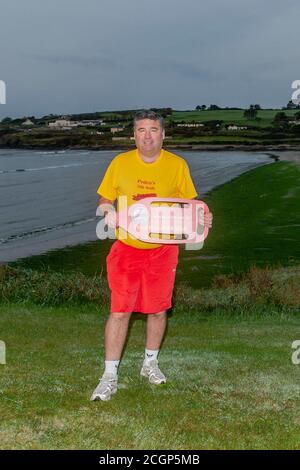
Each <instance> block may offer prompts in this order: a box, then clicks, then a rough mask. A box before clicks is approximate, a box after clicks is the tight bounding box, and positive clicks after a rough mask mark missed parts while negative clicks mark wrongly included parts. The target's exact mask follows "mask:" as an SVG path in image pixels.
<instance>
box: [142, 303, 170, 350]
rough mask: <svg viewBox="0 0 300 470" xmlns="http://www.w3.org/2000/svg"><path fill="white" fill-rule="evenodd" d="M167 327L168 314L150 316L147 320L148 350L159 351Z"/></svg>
mask: <svg viewBox="0 0 300 470" xmlns="http://www.w3.org/2000/svg"><path fill="white" fill-rule="evenodd" d="M166 326H167V312H166V311H165V310H164V311H163V312H158V313H153V314H149V315H148V318H147V339H146V348H147V349H154V350H156V349H159V348H160V345H161V342H162V340H163V337H164V334H165V331H166Z"/></svg>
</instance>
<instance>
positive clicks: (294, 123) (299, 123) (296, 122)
mask: <svg viewBox="0 0 300 470" xmlns="http://www.w3.org/2000/svg"><path fill="white" fill-rule="evenodd" d="M289 124H293V125H294V126H299V125H300V121H299V120H298V121H297V120H295V121H289Z"/></svg>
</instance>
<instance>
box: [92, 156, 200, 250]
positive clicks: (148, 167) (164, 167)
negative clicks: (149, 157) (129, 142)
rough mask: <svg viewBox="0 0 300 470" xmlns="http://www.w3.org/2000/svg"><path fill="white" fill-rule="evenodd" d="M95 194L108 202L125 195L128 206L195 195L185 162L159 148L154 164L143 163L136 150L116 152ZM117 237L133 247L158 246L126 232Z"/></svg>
mask: <svg viewBox="0 0 300 470" xmlns="http://www.w3.org/2000/svg"><path fill="white" fill-rule="evenodd" d="M97 193H98V194H99V195H100V196H102V197H104V198H106V199H109V200H111V201H115V200H116V199H118V197H119V196H127V205H128V206H130V205H132V204H134V203H136V202H138V201H139V200H140V199H143V198H146V197H169V198H184V199H193V198H194V197H196V196H197V192H196V190H195V187H194V184H193V181H192V179H191V176H190V171H189V167H188V165H187V163H186V161H185V160H184V159H183V158H181V157H179V156H177V155H174V154H173V153H171V152H167V151H166V150H164V149H162V150H161V152H160V155H159V157H158V158H157V159H156V160H155V162H153V163H146V162H144V161H143V160H142V159H141V157H140V156H139V153H138V150H137V149H135V150H131V151H129V152H125V153H121V154H119V155H117V156H116V157H115V158H114V159H113V160H112V161H111V163H110V165H109V166H108V168H107V170H106V173H105V175H104V177H103V180H102V182H101V184H100V186H99V188H98V190H97ZM118 232H119V231H118V230H117V234H116V235H117V238H120V239H121V240H122V242H123V243H126V244H127V245H130V246H133V247H135V248H144V249H150V248H157V247H159V246H161V245H160V244H157V243H146V242H142V241H140V240H138V239H136V238H135V237H133V236H132V235H131V234H129V233H126V232H125V233H126V235H127V236H126V239H125V238H124V234H122V238H121V237H120V236H119V233H118Z"/></svg>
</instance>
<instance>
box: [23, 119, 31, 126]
mask: <svg viewBox="0 0 300 470" xmlns="http://www.w3.org/2000/svg"><path fill="white" fill-rule="evenodd" d="M22 126H34V122H32V121H31V119H26V121H24V122H22Z"/></svg>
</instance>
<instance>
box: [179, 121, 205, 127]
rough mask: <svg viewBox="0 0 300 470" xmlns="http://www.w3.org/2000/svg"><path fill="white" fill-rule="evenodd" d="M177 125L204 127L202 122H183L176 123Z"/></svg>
mask: <svg viewBox="0 0 300 470" xmlns="http://www.w3.org/2000/svg"><path fill="white" fill-rule="evenodd" d="M177 127H204V124H202V123H200V122H196V123H195V122H184V123H179V124H177Z"/></svg>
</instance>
